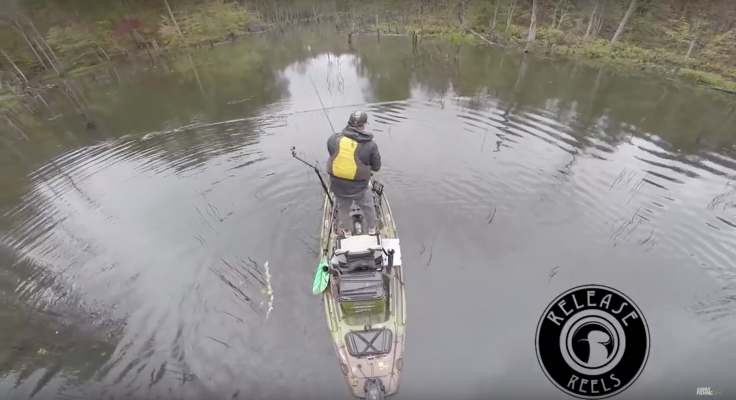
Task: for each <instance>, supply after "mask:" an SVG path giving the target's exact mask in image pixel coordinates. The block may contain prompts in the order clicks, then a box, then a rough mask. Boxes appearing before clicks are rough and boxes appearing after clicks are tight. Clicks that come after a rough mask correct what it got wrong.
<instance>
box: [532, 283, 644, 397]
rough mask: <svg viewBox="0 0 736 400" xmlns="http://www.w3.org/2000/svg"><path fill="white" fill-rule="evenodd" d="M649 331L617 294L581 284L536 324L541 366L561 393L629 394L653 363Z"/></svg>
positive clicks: (636, 311)
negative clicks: (644, 371)
mask: <svg viewBox="0 0 736 400" xmlns="http://www.w3.org/2000/svg"><path fill="white" fill-rule="evenodd" d="M649 344H650V341H649V327H648V326H647V322H646V320H645V319H644V315H643V314H642V313H641V310H639V307H637V306H636V304H634V302H633V301H631V299H629V298H628V297H627V296H626V295H624V294H623V293H621V292H619V291H618V290H616V289H613V288H610V287H607V286H602V285H583V286H578V287H575V288H572V289H570V290H568V291H567V292H565V293H563V294H561V295H559V296H558V297H557V298H556V299H554V301H552V303H550V304H549V306H547V309H545V310H544V314H543V315H542V318H541V319H540V320H539V324H538V325H537V336H536V349H537V359H538V360H539V366H541V367H542V370H543V371H544V373H545V375H547V378H549V380H550V381H551V382H552V383H553V384H554V385H555V386H557V387H558V388H559V389H560V390H562V391H563V392H565V393H567V394H569V395H571V396H575V397H578V398H581V399H604V398H606V397H611V396H613V395H616V394H619V393H621V392H623V391H624V390H626V389H627V388H628V387H629V386H631V384H633V383H634V381H636V378H638V377H639V375H641V373H642V371H643V370H644V366H646V364H647V359H648V358H649Z"/></svg>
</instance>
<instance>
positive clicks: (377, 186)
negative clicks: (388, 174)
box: [373, 179, 383, 196]
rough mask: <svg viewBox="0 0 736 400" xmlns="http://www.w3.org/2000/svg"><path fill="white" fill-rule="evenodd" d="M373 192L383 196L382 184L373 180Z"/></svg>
mask: <svg viewBox="0 0 736 400" xmlns="http://www.w3.org/2000/svg"><path fill="white" fill-rule="evenodd" d="M373 191H374V192H376V194H377V195H379V196H383V183H379V182H378V181H377V180H375V179H373Z"/></svg>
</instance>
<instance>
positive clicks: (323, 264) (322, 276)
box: [312, 257, 330, 294]
mask: <svg viewBox="0 0 736 400" xmlns="http://www.w3.org/2000/svg"><path fill="white" fill-rule="evenodd" d="M329 270H330V268H329V266H328V261H327V257H324V258H323V259H322V260H321V261H320V262H319V265H318V266H317V272H315V273H314V284H313V285H312V293H313V294H320V293H322V292H324V291H325V289H327V284H328V283H329V282H330V273H329Z"/></svg>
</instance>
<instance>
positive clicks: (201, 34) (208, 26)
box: [158, 2, 256, 46]
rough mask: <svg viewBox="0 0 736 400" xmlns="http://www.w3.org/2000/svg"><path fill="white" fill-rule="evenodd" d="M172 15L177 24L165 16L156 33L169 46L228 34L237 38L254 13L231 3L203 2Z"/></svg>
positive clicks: (212, 38)
mask: <svg viewBox="0 0 736 400" xmlns="http://www.w3.org/2000/svg"><path fill="white" fill-rule="evenodd" d="M173 14H174V18H175V19H176V22H174V21H172V20H171V17H170V16H169V15H168V14H164V15H162V16H161V23H160V26H159V30H158V33H159V35H160V37H161V40H162V42H163V43H165V44H167V45H171V46H178V45H183V44H187V45H189V44H196V43H201V42H204V41H208V40H214V39H221V38H224V37H227V36H228V35H230V34H233V35H240V34H242V33H243V32H245V31H246V30H247V28H248V25H249V24H252V23H253V22H255V21H256V18H255V16H254V15H253V14H251V13H249V12H248V11H246V10H245V9H244V8H242V7H240V6H238V5H237V4H233V3H219V2H217V3H205V4H200V5H195V6H190V7H187V8H184V9H182V10H179V11H173ZM177 24H178V26H179V30H181V34H182V35H183V36H184V37H183V38H182V37H181V36H180V35H179V30H177V28H176V25H177Z"/></svg>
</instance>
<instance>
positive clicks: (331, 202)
mask: <svg viewBox="0 0 736 400" xmlns="http://www.w3.org/2000/svg"><path fill="white" fill-rule="evenodd" d="M291 156H292V157H294V158H296V159H297V160H299V161H301V162H302V163H304V164H305V165H306V166H308V167H309V168H312V169H313V170H314V173H315V174H317V177H318V178H319V183H321V184H322V189H324V191H325V194H326V195H327V199H328V200H329V201H330V205H331V206H333V207H334V205H335V203H333V201H332V196H330V189H328V188H327V184H326V183H325V180H324V179H322V174H321V173H320V172H319V168H317V166H316V165H314V164H310V163H308V162H306V161H304V160H303V159H301V158H299V156H297V155H296V147H293V146H292V148H291Z"/></svg>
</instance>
